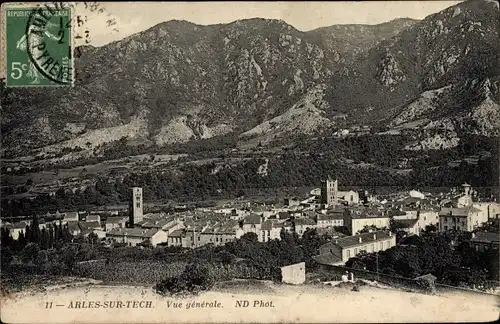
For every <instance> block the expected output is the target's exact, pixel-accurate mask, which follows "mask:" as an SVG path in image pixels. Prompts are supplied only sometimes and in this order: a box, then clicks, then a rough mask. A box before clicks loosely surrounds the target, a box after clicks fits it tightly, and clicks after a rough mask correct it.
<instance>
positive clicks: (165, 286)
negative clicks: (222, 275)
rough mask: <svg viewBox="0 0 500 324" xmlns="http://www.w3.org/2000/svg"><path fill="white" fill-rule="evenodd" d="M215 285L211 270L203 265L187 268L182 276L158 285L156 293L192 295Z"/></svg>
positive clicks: (170, 278)
mask: <svg viewBox="0 0 500 324" xmlns="http://www.w3.org/2000/svg"><path fill="white" fill-rule="evenodd" d="M214 284H215V278H214V276H213V275H212V273H211V272H210V269H209V268H208V267H207V266H206V265H203V264H201V263H192V264H189V265H188V266H186V268H185V269H184V271H183V272H182V274H181V275H179V276H177V277H167V278H165V279H163V280H162V281H160V282H159V283H157V284H156V286H155V290H156V292H158V293H160V294H162V295H168V294H178V293H191V294H196V293H198V292H200V291H204V290H209V289H210V288H212V287H213V286H214Z"/></svg>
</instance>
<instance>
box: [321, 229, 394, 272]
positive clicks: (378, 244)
mask: <svg viewBox="0 0 500 324" xmlns="http://www.w3.org/2000/svg"><path fill="white" fill-rule="evenodd" d="M394 246H396V236H395V235H393V234H392V233H391V232H390V231H377V232H373V233H363V234H360V235H355V236H346V237H342V238H338V239H335V240H332V241H331V242H328V243H326V244H323V245H322V246H320V248H319V253H320V254H319V255H318V256H317V257H315V258H314V259H315V260H316V261H318V262H320V263H323V264H325V263H326V264H330V265H344V264H345V263H346V262H347V261H348V260H349V259H350V258H352V257H355V256H356V255H358V254H360V253H361V252H367V253H376V252H380V251H385V250H387V249H390V248H392V247H394ZM326 260H328V261H326ZM325 261H326V262H325Z"/></svg>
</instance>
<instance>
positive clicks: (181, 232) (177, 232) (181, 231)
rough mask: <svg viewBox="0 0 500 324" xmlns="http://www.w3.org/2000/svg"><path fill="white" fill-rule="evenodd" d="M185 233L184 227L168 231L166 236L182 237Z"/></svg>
mask: <svg viewBox="0 0 500 324" xmlns="http://www.w3.org/2000/svg"><path fill="white" fill-rule="evenodd" d="M184 235H185V230H184V229H178V230H175V231H173V232H172V233H170V234H169V235H168V236H169V237H182V236H184Z"/></svg>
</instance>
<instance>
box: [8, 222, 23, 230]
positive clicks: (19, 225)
mask: <svg viewBox="0 0 500 324" xmlns="http://www.w3.org/2000/svg"><path fill="white" fill-rule="evenodd" d="M26 225H27V224H26V223H25V222H18V223H14V224H12V225H11V226H12V227H11V228H12V229H25V228H26Z"/></svg>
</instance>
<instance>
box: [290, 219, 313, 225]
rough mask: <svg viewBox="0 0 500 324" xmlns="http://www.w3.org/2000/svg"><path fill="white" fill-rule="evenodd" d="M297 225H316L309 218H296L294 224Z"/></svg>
mask: <svg viewBox="0 0 500 324" xmlns="http://www.w3.org/2000/svg"><path fill="white" fill-rule="evenodd" d="M297 225H316V222H315V221H313V220H312V219H310V218H297V219H296V220H295V226H297Z"/></svg>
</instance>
